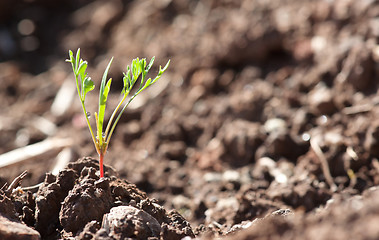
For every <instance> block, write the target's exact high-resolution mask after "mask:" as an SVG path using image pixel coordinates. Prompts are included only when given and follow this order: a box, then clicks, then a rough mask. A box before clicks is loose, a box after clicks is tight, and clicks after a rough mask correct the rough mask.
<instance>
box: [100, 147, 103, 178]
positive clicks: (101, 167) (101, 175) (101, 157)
mask: <svg viewBox="0 0 379 240" xmlns="http://www.w3.org/2000/svg"><path fill="white" fill-rule="evenodd" d="M99 157H100V160H99V165H100V178H103V177H104V169H103V161H104V154H103V153H100V154H99Z"/></svg>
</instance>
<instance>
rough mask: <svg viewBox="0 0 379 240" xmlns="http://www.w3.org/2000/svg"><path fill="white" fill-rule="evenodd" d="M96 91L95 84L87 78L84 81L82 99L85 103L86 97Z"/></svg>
mask: <svg viewBox="0 0 379 240" xmlns="http://www.w3.org/2000/svg"><path fill="white" fill-rule="evenodd" d="M93 89H95V84H94V83H93V81H92V80H91V78H90V77H85V78H84V80H83V81H82V99H83V101H84V100H85V98H86V95H87V93H88V92H90V91H92V90H93Z"/></svg>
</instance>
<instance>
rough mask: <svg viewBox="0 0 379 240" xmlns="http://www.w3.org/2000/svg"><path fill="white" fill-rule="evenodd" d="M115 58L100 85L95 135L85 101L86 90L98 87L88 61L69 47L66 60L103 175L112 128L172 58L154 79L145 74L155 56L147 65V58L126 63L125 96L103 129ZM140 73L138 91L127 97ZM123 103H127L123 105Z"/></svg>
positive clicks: (160, 73) (164, 69) (158, 75)
mask: <svg viewBox="0 0 379 240" xmlns="http://www.w3.org/2000/svg"><path fill="white" fill-rule="evenodd" d="M112 60H113V58H112V59H111V60H110V61H109V64H108V66H107V68H106V69H105V71H104V74H103V78H102V80H101V84H100V91H99V109H98V112H97V113H96V112H95V120H96V133H97V135H96V137H95V134H94V131H93V130H92V127H91V123H90V120H89V118H90V113H89V112H87V110H86V107H85V104H84V101H85V99H86V95H87V93H89V92H90V91H92V90H93V89H94V88H95V84H94V82H93V81H92V80H91V78H90V77H89V76H88V74H87V72H86V69H87V66H88V63H87V61H84V60H83V59H81V58H80V49H78V50H77V52H76V56H74V54H73V52H72V51H71V50H70V51H69V59H66V62H69V63H71V65H72V70H73V72H74V75H75V81H76V87H77V90H78V95H79V99H80V102H81V104H82V108H83V113H84V116H85V118H86V121H87V125H88V128H89V131H90V133H91V137H92V140H93V143H94V144H95V148H96V151H97V153H98V155H99V165H100V177H101V178H102V177H104V169H103V161H104V156H105V154H106V152H107V149H108V145H109V142H110V140H111V137H112V134H113V131H114V130H115V128H116V125H117V123H118V121H119V120H120V118H121V115H122V114H123V112H124V111H125V109H126V108H127V107H128V105H129V104H130V102H131V101H133V99H134V98H135V97H136V96H137V95H138V94H140V93H141V92H142V91H143V90H145V89H146V88H147V87H149V86H151V85H152V84H153V83H155V82H156V81H157V80H158V79H159V78H160V77H161V76H162V74H163V73H164V72H165V71H166V69H167V67H168V65H169V64H170V61H168V62H167V64H166V66H164V68H162V67H161V66H159V72H158V74H157V76H156V77H155V78H154V79H151V78H148V79H146V75H147V73H148V72H149V70H150V68H151V67H152V65H153V63H154V57H153V58H152V59H151V60H150V62H149V64H147V62H146V59H145V58H143V59H139V58H136V59H133V61H132V64H131V65H130V67H129V66H127V70H126V73H123V74H124V77H123V82H124V87H123V88H122V91H121V95H122V99H121V100H120V102H119V103H118V105H117V106H116V108H115V109H114V111H113V113H112V115H111V117H110V119H109V121H108V124H107V126H106V128H105V131H104V128H103V125H104V116H105V106H106V103H107V99H108V94H109V90H110V87H111V83H112V79H111V78H110V79H108V80H107V76H108V71H109V68H110V66H111V63H112ZM140 76H141V78H140V85H139V88H138V89H137V90H136V91H135V93H134V94H133V95H132V96H131V97H129V98H128V96H129V93H130V91H131V90H132V88H133V86H134V84H135V83H136V82H137V80H138V78H139V77H140ZM127 98H128V100H127ZM124 103H125V104H124ZM123 104H124V106H123V107H122V105H123ZM121 107H122V108H121ZM116 115H117V117H116Z"/></svg>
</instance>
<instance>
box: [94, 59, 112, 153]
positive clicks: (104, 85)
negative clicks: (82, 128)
mask: <svg viewBox="0 0 379 240" xmlns="http://www.w3.org/2000/svg"><path fill="white" fill-rule="evenodd" d="M112 61H113V57H112V59H111V60H110V61H109V63H108V66H107V68H106V69H105V71H104V74H103V78H102V80H101V85H100V92H99V112H98V123H97V136H98V138H99V145H100V146H102V144H103V136H102V133H103V123H104V115H105V106H106V103H107V98H108V93H109V90H110V87H111V83H112V79H109V80H108V82H107V76H108V71H109V68H110V67H111V64H112Z"/></svg>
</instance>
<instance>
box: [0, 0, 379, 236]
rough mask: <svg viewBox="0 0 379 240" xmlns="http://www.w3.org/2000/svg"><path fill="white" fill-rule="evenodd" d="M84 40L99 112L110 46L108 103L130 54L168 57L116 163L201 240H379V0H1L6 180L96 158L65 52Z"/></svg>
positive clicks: (0, 98) (137, 108)
mask: <svg viewBox="0 0 379 240" xmlns="http://www.w3.org/2000/svg"><path fill="white" fill-rule="evenodd" d="M77 48H81V53H82V58H83V59H85V60H87V61H88V62H89V68H88V73H89V75H90V76H91V77H92V79H93V80H94V82H95V85H96V88H95V89H96V90H95V91H93V92H91V93H90V94H89V96H88V98H87V99H86V105H87V106H88V110H89V111H90V112H91V114H92V116H94V112H95V111H97V110H96V108H97V102H98V100H97V97H96V95H97V90H98V86H99V83H100V80H101V76H102V74H103V71H104V69H105V67H106V64H107V63H108V61H109V59H110V58H111V57H112V56H114V58H115V59H114V61H113V65H112V67H111V69H110V74H109V75H110V77H112V78H113V82H112V83H113V85H112V87H111V95H110V97H109V98H108V99H109V101H110V102H109V103H108V105H107V109H108V110H109V111H108V113H109V114H110V109H112V107H115V106H116V104H117V101H118V100H119V98H120V92H121V88H122V84H123V83H122V72H125V71H126V66H127V65H128V64H130V63H131V60H132V59H133V58H135V57H140V58H141V57H145V58H147V59H148V60H150V58H151V57H152V56H155V57H156V61H155V66H154V69H152V72H154V73H155V72H157V71H158V66H159V65H165V63H166V62H167V61H168V60H169V59H171V64H170V67H169V69H168V71H167V72H166V73H165V74H164V75H163V77H162V79H160V80H159V81H158V82H157V83H156V84H155V85H154V86H152V87H151V88H149V89H148V90H147V91H146V92H145V93H143V94H142V95H140V96H139V97H138V98H136V99H135V101H134V102H133V103H132V104H131V105H130V108H129V109H127V111H126V113H125V114H124V116H123V117H122V119H121V121H120V123H119V125H118V127H117V129H116V131H115V134H114V136H113V138H112V140H111V143H110V147H109V150H108V151H109V152H108V154H107V155H106V158H105V163H106V164H108V165H110V166H112V167H113V168H114V169H115V170H116V171H117V172H118V174H119V176H120V177H121V178H123V179H127V180H128V181H129V182H131V183H134V184H136V186H137V187H138V188H139V189H140V190H142V191H144V192H146V193H147V195H148V196H149V197H150V198H155V199H156V200H157V202H158V203H159V204H161V205H163V206H164V207H165V208H166V209H176V210H177V211H178V212H179V213H180V214H181V215H182V216H183V217H184V218H185V219H186V220H188V221H189V222H190V224H191V226H192V229H194V232H195V234H197V236H198V237H199V238H203V239H213V238H215V237H219V236H222V235H226V236H225V237H226V238H227V239H378V238H379V229H378V228H377V222H378V221H379V189H377V187H376V186H377V185H378V183H379V160H378V158H379V120H378V117H379V106H378V104H379V97H378V87H379V2H378V1H374V0H364V1H353V0H334V1H327V0H321V1H309V0H308V1H303V0H269V1H261V0H240V1H234V0H220V1H215V0H204V1H195V0H191V1H184V0H176V1H170V0H150V1H147V0H146V1H145V0H143V1H121V0H109V1H100V0H95V1H85V0H80V1H74V0H62V1H48V0H28V1H27V0H25V1H21V0H2V1H1V2H0V103H1V108H0V154H1V155H0V159H1V160H0V187H1V186H3V185H4V184H5V183H6V182H8V183H10V182H11V181H12V180H13V179H14V178H15V177H16V176H18V175H19V174H20V173H21V172H22V171H24V170H28V175H27V176H26V177H25V179H24V181H23V182H22V186H23V187H28V186H33V185H36V184H38V183H40V182H42V181H43V180H44V179H45V173H47V172H53V173H56V172H57V171H59V169H63V167H64V166H65V165H67V163H68V162H73V161H76V160H77V159H78V158H79V157H85V156H93V157H97V155H96V152H95V149H94V146H93V143H92V142H91V138H90V135H89V131H88V128H87V126H86V122H85V120H84V117H83V116H82V110H81V106H80V102H79V100H78V96H77V93H76V86H75V83H74V77H73V74H72V69H71V66H70V65H69V64H68V63H65V61H64V60H65V59H66V58H68V50H69V49H71V50H73V51H74V52H75V51H76V49H77ZM108 116H109V115H108ZM91 120H92V121H93V120H94V117H91ZM93 123H94V122H93ZM93 126H94V125H93ZM38 143H43V144H44V145H43V144H42V145H41V144H40V145H37V146H40V147H41V146H42V150H40V152H37V153H31V152H30V151H29V150H30V149H29V150H25V151H23V152H21V153H20V151H18V155H17V154H16V155H17V156H10V154H8V155H5V153H7V152H9V151H14V150H15V149H20V148H22V147H25V146H29V145H31V146H33V144H38ZM34 146H35V145H34ZM13 153H14V152H13ZM16 153H17V152H16ZM12 157H13V158H12ZM9 159H16V160H20V159H21V160H22V161H20V162H16V160H14V162H11V163H8V162H7V163H6V161H5V160H9ZM277 210H280V211H277ZM275 211H277V212H275ZM273 212H274V213H273ZM257 219H258V220H257ZM262 221H263V223H262Z"/></svg>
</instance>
